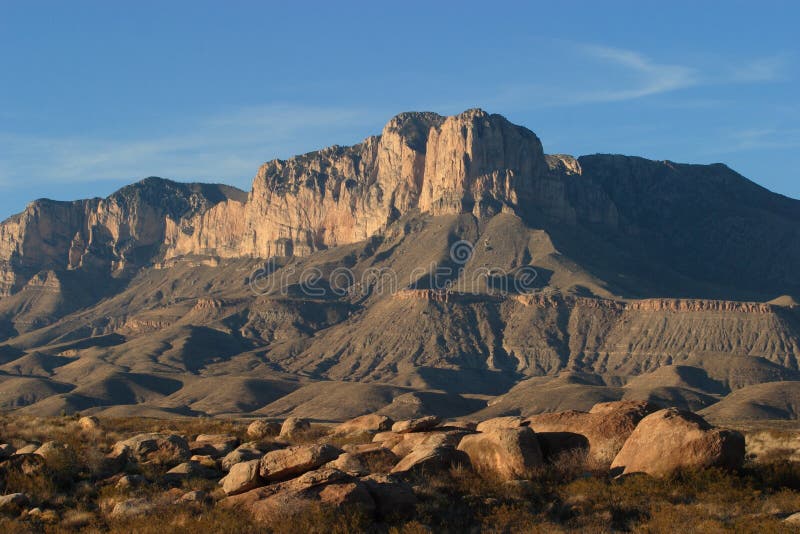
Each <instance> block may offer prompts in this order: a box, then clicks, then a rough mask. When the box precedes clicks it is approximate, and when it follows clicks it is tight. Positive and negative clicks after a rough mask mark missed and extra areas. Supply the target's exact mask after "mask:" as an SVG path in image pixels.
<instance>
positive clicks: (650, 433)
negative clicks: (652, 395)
mask: <svg viewBox="0 0 800 534" xmlns="http://www.w3.org/2000/svg"><path fill="white" fill-rule="evenodd" d="M744 453H745V447H744V437H743V436H742V435H741V434H740V433H738V432H734V431H731V430H721V429H717V428H713V427H712V426H711V425H709V424H708V423H707V422H706V421H705V420H704V419H703V418H702V417H700V416H699V415H696V414H693V413H691V412H685V411H681V410H676V409H675V408H668V409H666V410H660V411H658V412H655V413H653V414H650V415H648V416H647V417H645V418H644V419H642V421H641V422H640V423H639V424H638V426H637V427H636V429H635V430H634V431H633V433H632V434H631V435H630V437H629V438H628V439H627V441H625V444H624V445H623V447H622V450H620V451H619V454H617V457H616V458H614V461H613V463H612V464H611V469H612V470H614V471H617V472H620V473H625V474H627V473H648V474H650V475H666V474H669V473H671V472H673V471H675V470H676V469H681V468H691V469H702V468H708V467H722V468H728V469H736V468H739V467H741V465H742V463H743V462H744Z"/></svg>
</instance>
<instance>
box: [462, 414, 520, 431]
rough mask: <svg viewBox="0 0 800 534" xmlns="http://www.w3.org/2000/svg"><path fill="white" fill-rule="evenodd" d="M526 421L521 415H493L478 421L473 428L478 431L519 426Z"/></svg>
mask: <svg viewBox="0 0 800 534" xmlns="http://www.w3.org/2000/svg"><path fill="white" fill-rule="evenodd" d="M527 424H528V423H527V422H526V421H525V419H523V418H522V417H519V416H516V415H511V416H508V417H495V418H494V419H487V420H486V421H482V422H480V423H478V425H477V426H476V427H475V430H477V431H478V432H488V431H489V430H495V429H497V428H519V427H521V426H525V425H527Z"/></svg>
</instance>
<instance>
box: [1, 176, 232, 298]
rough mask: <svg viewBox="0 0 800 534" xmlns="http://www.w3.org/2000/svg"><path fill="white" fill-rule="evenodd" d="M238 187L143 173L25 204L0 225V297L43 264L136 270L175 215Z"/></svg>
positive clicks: (154, 251)
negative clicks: (93, 194)
mask: <svg viewBox="0 0 800 534" xmlns="http://www.w3.org/2000/svg"><path fill="white" fill-rule="evenodd" d="M241 194H242V193H241V192H240V191H238V190H236V189H234V188H230V187H227V186H216V185H201V184H178V183H175V182H171V181H168V180H162V179H160V178H147V179H145V180H142V181H141V182H139V183H136V184H133V185H130V186H127V187H124V188H122V189H120V190H119V191H117V192H116V193H114V194H113V195H111V196H109V197H108V198H104V199H97V198H95V199H89V200H79V201H74V202H58V201H52V200H47V199H42V200H36V201H34V202H31V203H30V204H29V205H28V206H27V208H25V211H23V212H22V213H20V214H18V215H14V216H12V217H10V218H9V219H7V220H6V221H4V222H3V223H2V224H0V280H1V282H0V295H9V294H11V293H14V292H16V291H17V290H19V289H20V288H21V287H23V286H25V284H26V283H27V282H28V280H31V279H32V278H33V277H35V275H36V274H37V273H39V272H41V271H43V270H47V269H55V270H72V269H87V270H94V269H101V270H103V271H104V272H112V273H114V272H117V273H120V272H124V271H131V270H135V269H136V268H137V267H141V266H143V265H145V264H147V263H148V262H149V261H150V260H152V259H153V257H154V256H155V255H156V254H158V253H159V251H160V249H161V247H162V246H163V244H164V238H165V232H166V229H167V227H168V226H172V225H174V224H176V223H175V221H181V220H183V219H184V218H185V217H186V216H189V215H191V214H194V213H197V212H202V211H205V210H207V209H208V208H209V207H210V206H212V205H214V204H216V203H218V202H219V201H220V200H223V199H226V198H228V197H236V196H241Z"/></svg>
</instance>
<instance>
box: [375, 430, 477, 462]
mask: <svg viewBox="0 0 800 534" xmlns="http://www.w3.org/2000/svg"><path fill="white" fill-rule="evenodd" d="M469 433H470V432H468V431H465V430H460V429H455V430H447V431H442V430H440V429H437V430H434V431H432V432H414V433H411V434H400V436H402V438H403V439H402V440H401V441H399V442H398V443H397V444H396V445H395V446H394V447H392V449H391V450H392V452H393V453H394V454H396V455H397V456H399V457H401V458H402V457H404V456H406V455H407V454H409V453H410V452H411V451H412V450H414V449H415V448H417V447H419V446H420V445H423V444H424V445H435V446H442V447H455V446H456V445H458V443H459V441H461V438H462V437H464V436H465V435H466V434H469Z"/></svg>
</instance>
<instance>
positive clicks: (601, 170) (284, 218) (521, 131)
mask: <svg viewBox="0 0 800 534" xmlns="http://www.w3.org/2000/svg"><path fill="white" fill-rule="evenodd" d="M798 269H800V201H798V200H794V199H790V198H786V197H783V196H781V195H777V194H774V193H771V192H770V191H768V190H766V189H764V188H762V187H760V186H758V185H756V184H755V183H753V182H751V181H749V180H747V179H746V178H744V177H742V176H741V175H739V174H737V173H736V172H735V171H733V170H731V169H729V168H728V167H726V166H725V165H722V164H714V165H690V164H681V163H674V162H671V161H650V160H646V159H642V158H637V157H628V156H620V155H599V154H598V155H590V156H581V157H573V156H567V155H561V154H557V155H552V154H546V153H545V152H544V149H543V146H542V143H541V142H540V140H539V138H538V137H537V136H536V135H535V134H534V133H533V132H532V131H531V130H529V129H527V128H525V127H522V126H518V125H515V124H512V123H511V122H509V121H508V120H506V119H505V118H504V117H502V116H500V115H493V114H489V113H486V112H484V111H482V110H479V109H472V110H468V111H465V112H464V113H461V114H459V115H456V116H451V117H444V116H440V115H437V114H435V113H417V112H413V113H403V114H400V115H398V116H396V117H394V118H393V119H391V120H390V121H389V122H388V123H387V124H386V126H385V127H384V128H383V131H382V132H381V133H380V135H377V136H373V137H369V138H367V139H365V140H364V141H363V142H361V143H359V144H357V145H354V146H350V147H341V146H333V147H329V148H325V149H322V150H319V151H316V152H311V153H308V154H304V155H300V156H296V157H293V158H291V159H289V160H285V161H283V160H274V161H270V162H268V163H265V164H264V165H262V166H261V168H260V169H258V171H257V173H256V176H255V178H254V180H253V186H252V189H251V190H250V192H244V191H240V190H238V189H236V188H233V187H228V186H224V185H211V184H184V183H176V182H172V181H169V180H164V179H161V178H147V179H145V180H143V181H141V182H138V183H136V184H133V185H130V186H127V187H124V188H122V189H121V190H119V191H118V192H116V193H114V194H112V195H111V196H109V197H107V198H104V199H97V198H95V199H88V200H79V201H71V202H61V201H51V200H36V201H34V202H32V203H31V204H30V205H28V207H27V208H25V210H24V211H23V212H22V213H20V214H18V215H14V216H12V217H10V218H9V219H7V220H6V221H4V222H2V223H0V295H2V296H1V297H0V339H1V340H2V342H1V344H0V407H1V408H2V409H4V410H15V411H17V412H19V413H21V414H32V415H42V416H44V415H57V414H62V413H67V414H72V413H76V412H80V413H81V414H83V415H87V414H90V415H94V416H100V417H101V418H102V417H104V416H105V417H110V416H128V415H139V416H148V417H170V418H176V417H189V416H197V415H208V416H221V415H228V416H245V415H247V416H259V417H280V418H282V419H286V418H289V417H290V416H294V417H298V418H310V419H314V420H317V421H328V422H341V421H345V420H350V419H353V418H355V417H358V416H362V415H365V414H374V415H373V416H371V417H372V419H369V420H368V421H367V420H366V419H365V420H364V421H362V422H360V423H358V424H364V425H374V426H375V427H376V428H377V429H382V427H381V425H383V423H382V421H386V420H388V419H389V418H391V419H395V420H406V421H416V420H423V419H424V418H426V417H432V419H431V420H436V421H438V419H437V418H444V419H454V418H462V417H468V416H470V417H471V416H474V417H475V418H476V419H481V420H483V419H488V418H497V417H507V416H518V417H533V416H536V415H537V414H541V413H545V412H561V411H566V410H579V411H584V412H585V411H588V410H589V409H590V408H591V407H592V406H594V405H595V404H597V403H601V402H613V401H620V400H624V401H630V402H639V401H646V402H647V403H649V404H648V405H653V406H656V407H659V408H671V409H677V410H693V411H700V412H701V413H702V414H703V415H705V416H706V417H707V418H709V419H711V420H714V421H720V420H723V421H728V420H737V419H741V420H745V419H797V417H798V414H800V393H798V392H799V391H800V387H798V382H797V380H798V379H800V370H799V369H798V357H799V356H800V308H798V303H797V300H796V297H797V296H798V295H800V278H798V276H797V273H798ZM433 416H435V417H433ZM598 417H599V416H598ZM620 417H622V416H620ZM625 417H627V416H625ZM625 417H623V418H622V419H620V421H622V422H621V423H620V425H622V426H625V425H627V424H628V422H627V421H628V419H625ZM383 418H386V419H383ZM373 419H374V420H373ZM673 419H674V418H673ZM533 420H534V421H538V420H536V419H533ZM572 420H575V421H577V420H585V421H589V422H590V423H591V425H595V424H596V421H597V420H598V418H597V417H596V416H594V415H591V414H588V415H587V414H580V415H574V416H564V419H563V420H562V419H558V420H555V419H553V420H552V421H550V420H547V421H546V424H547V425H553V428H555V427H556V426H557V427H558V428H561V427H562V426H564V425H567V426H568V425H569V424H571V421H572ZM542 421H544V420H542ZM623 423H624V424H623ZM636 423H638V419H637V420H636V421H635V422H633V423H630V425H635V424H636ZM536 424H539V423H536ZM541 424H543V425H544V424H545V422H542V423H541ZM630 425H629V426H630ZM531 427H532V428H535V424H534V425H531ZM254 432H256V433H258V432H261V430H259V429H254ZM343 432H344V430H343ZM527 432H528V431H527V430H525V431H522V430H519V429H517V430H508V429H503V428H498V429H496V431H495V432H494V433H492V434H488V433H487V435H486V436H485V437H483V438H481V439H480V440H472V441H470V440H467V442H466V443H467V444H469V446H468V447H467V448H466V452H464V451H460V450H456V449H453V451H451V452H453V454H454V455H456V456H458V455H463V454H473V451H490V450H494V449H497V448H503V447H505V448H513V449H514V450H515V451H516V452H514V455H515V456H513V461H512V460H509V461H508V462H505V461H504V462H501V463H491V462H485V463H480V465H482V466H483V467H482V468H483V469H494V470H498V471H499V472H502V473H510V472H516V471H519V470H520V469H522V468H523V467H524V468H526V469H527V468H528V467H529V464H530V463H531V462H533V461H534V460H535V459H536V458H539V457H541V455H542V454H546V451H541V450H540V451H538V452H531V451H529V450H527V449H525V447H528V445H526V444H527V443H529V442H530V441H531V438H530V436H529V435H527ZM604 432H605V430H603V429H602V428H598V429H597V430H596V432H595V433H594V434H591V436H590V438H589V440H590V441H592V440H603V439H610V438H606V437H605V434H604ZM698 432H699V431H698ZM612 441H613V440H612ZM470 443H471V444H470ZM641 443H646V441H645V440H644V438H642V441H641ZM429 445H430V447H429V450H427V452H424V454H423V453H420V454H421V456H420V462H424V461H427V458H438V457H439V456H438V452H436V451H437V450H438V448H441V447H442V446H443V445H441V444H440V443H431V444H429ZM137 446H138V445H137ZM637 446H638V445H637ZM157 447H158V448H160V447H161V446H160V445H158V446H157ZM465 447H466V445H465ZM631 447H633V445H631ZM132 450H133V451H134V453H135V454H138V453H137V452H136V451H137V450H138V449H136V447H133V449H132ZM429 453H430V455H428V454H429ZM456 453H458V454H456ZM603 454H606V455H608V454H610V453H608V452H607V451H605V450H604V452H603ZM426 455H428V456H426ZM537 455H538V456H537ZM245 456H246V455H245ZM245 456H243V457H245ZM321 457H324V459H325V461H327V456H325V455H322V456H321ZM609 458H611V456H609ZM250 461H253V460H252V459H251V460H250ZM320 461H321V460H320ZM698 462H700V460H698ZM706 463H708V462H706ZM198 465H199V464H198ZM631 465H634V464H625V465H620V467H623V468H624V469H625V470H628V471H629V470H630V469H631ZM704 465H705V464H704ZM184 467H185V469H184V470H186V471H187V472H188V471H191V470H192V469H194V470H195V471H196V470H198V469H200V467H198V466H195V465H194V464H188V466H184ZM410 467H411V466H409V468H410ZM267 471H268V470H267ZM270 472H271V471H270ZM174 475H175V476H181V474H180V473H175V474H174ZM259 476H260V477H262V478H264V477H266V478H269V476H271V475H269V474H266V475H265V471H264V464H262V465H261V467H260V471H259V469H257V468H256V464H252V465H250V467H248V468H247V469H246V470H245V469H244V468H242V471H241V473H237V476H236V477H234V478H231V479H229V480H228V484H229V485H231V487H236V488H238V489H237V490H236V491H239V490H241V491H244V488H250V487H254V485H255V482H254V480H255V479H256V478H257V477H259ZM251 479H253V480H251ZM287 488H289V486H287ZM289 489H290V488H289ZM252 491H262V490H261V489H257V490H252ZM293 491H294V490H293ZM246 494H247V493H243V495H246Z"/></svg>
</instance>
